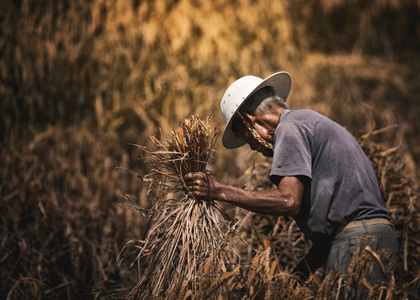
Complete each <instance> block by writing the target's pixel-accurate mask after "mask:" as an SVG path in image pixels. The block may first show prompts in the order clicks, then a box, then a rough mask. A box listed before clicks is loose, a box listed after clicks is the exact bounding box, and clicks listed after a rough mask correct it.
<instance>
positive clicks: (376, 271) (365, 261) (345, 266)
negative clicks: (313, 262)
mask: <svg viewBox="0 0 420 300" xmlns="http://www.w3.org/2000/svg"><path fill="white" fill-rule="evenodd" d="M363 225H364V226H361V227H357V228H352V229H348V230H344V231H342V232H340V233H338V234H337V235H336V236H335V238H334V239H333V242H332V246H331V250H330V253H329V255H328V259H327V262H326V264H325V272H326V274H330V275H331V274H335V275H337V277H338V278H342V279H344V280H345V281H346V282H347V284H346V285H347V286H343V287H342V288H341V291H340V299H345V298H346V297H347V299H366V298H367V296H368V295H369V292H370V290H369V289H368V288H367V287H366V286H365V285H364V284H363V281H364V279H366V281H367V282H368V283H369V284H370V285H371V286H374V285H375V284H379V283H380V282H381V281H388V280H389V279H390V278H391V276H392V275H393V272H394V270H395V266H394V264H393V263H392V261H393V262H398V259H399V245H398V240H397V236H396V234H395V230H394V227H393V226H392V225H387V224H375V225H366V224H365V223H364V222H363ZM377 254H379V255H377ZM382 254H383V255H382ZM378 258H379V259H378ZM384 271H385V272H384Z"/></svg>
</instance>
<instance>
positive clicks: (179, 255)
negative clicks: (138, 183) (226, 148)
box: [130, 116, 239, 298]
mask: <svg viewBox="0 0 420 300" xmlns="http://www.w3.org/2000/svg"><path fill="white" fill-rule="evenodd" d="M209 120H210V118H209V117H207V119H206V120H205V121H201V120H200V119H199V118H198V117H195V116H192V117H191V118H190V119H186V120H183V121H181V122H180V124H179V127H180V128H179V129H178V130H173V131H172V134H171V136H170V137H169V138H167V139H166V141H165V142H162V141H159V140H158V139H157V138H155V137H152V140H153V142H154V144H155V145H156V146H157V147H158V150H157V151H150V150H148V149H146V148H145V147H142V146H138V147H139V148H141V149H142V150H144V151H146V153H147V158H146V159H147V161H148V162H149V163H150V165H151V166H152V173H151V174H149V177H151V178H153V180H154V182H155V183H157V185H158V187H159V189H160V192H159V193H158V194H157V196H156V201H155V203H154V206H153V207H152V209H151V211H152V212H153V216H152V219H151V222H152V225H151V227H150V230H149V232H148V233H147V236H146V238H145V240H143V241H140V245H138V246H137V248H138V253H137V258H136V260H135V262H136V263H137V264H138V267H139V281H138V283H137V285H136V287H135V288H134V289H133V290H132V292H131V293H130V295H131V298H137V297H140V298H144V297H152V296H158V295H168V294H171V293H172V294H173V293H176V291H177V290H179V289H180V288H182V289H184V290H185V289H186V288H187V289H191V290H192V291H194V290H196V289H197V287H198V284H201V283H203V280H206V281H207V283H208V282H209V281H211V280H214V279H215V278H216V277H217V276H219V275H220V274H221V273H223V272H226V271H227V268H228V265H229V264H230V263H232V262H233V260H236V259H237V258H238V257H239V255H238V254H237V251H236V248H235V246H234V244H233V242H232V241H231V239H230V235H229V233H232V232H233V229H232V228H234V227H233V224H232V222H230V218H229V216H228V215H227V214H226V212H224V211H223V209H222V208H221V207H219V206H218V205H217V203H216V202H214V201H200V200H196V199H194V198H191V197H190V196H189V195H188V190H187V188H186V186H185V183H184V181H183V176H184V175H185V174H187V173H189V172H198V171H205V170H206V166H207V164H208V163H209V160H210V159H212V158H213V157H214V155H213V154H214V150H213V147H214V145H215V142H216V140H217V136H218V132H217V130H216V129H211V128H210V126H209ZM174 195H175V196H174ZM169 196H171V197H169Z"/></svg>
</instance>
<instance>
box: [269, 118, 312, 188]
mask: <svg viewBox="0 0 420 300" xmlns="http://www.w3.org/2000/svg"><path fill="white" fill-rule="evenodd" d="M311 144H312V143H311V138H310V136H309V134H308V133H307V132H306V131H305V130H304V128H302V127H300V126H298V125H296V124H294V123H292V122H284V123H280V124H279V125H278V126H277V128H276V133H275V135H274V149H273V153H274V154H273V164H272V166H271V172H270V180H271V182H272V183H273V184H275V185H278V184H279V182H280V180H281V178H283V177H289V176H306V177H308V178H310V179H312V167H311V166H312V155H311V152H312V151H311Z"/></svg>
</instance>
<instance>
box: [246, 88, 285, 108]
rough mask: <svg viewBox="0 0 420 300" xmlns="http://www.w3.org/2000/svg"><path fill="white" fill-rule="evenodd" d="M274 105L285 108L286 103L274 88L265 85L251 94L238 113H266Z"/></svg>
mask: <svg viewBox="0 0 420 300" xmlns="http://www.w3.org/2000/svg"><path fill="white" fill-rule="evenodd" d="M276 107H284V108H287V106H286V103H285V102H284V100H283V99H282V98H281V97H280V96H279V94H278V93H277V92H276V90H275V89H274V88H273V87H271V86H266V87H264V88H262V89H261V90H259V91H257V92H255V93H254V94H252V96H251V97H249V99H248V100H247V101H246V102H245V103H244V104H243V105H242V106H241V108H240V109H239V111H240V113H247V114H250V115H252V114H253V113H255V112H256V111H258V113H260V114H266V113H269V111H270V110H272V109H273V108H276Z"/></svg>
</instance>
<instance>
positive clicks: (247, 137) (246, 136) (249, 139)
mask: <svg viewBox="0 0 420 300" xmlns="http://www.w3.org/2000/svg"><path fill="white" fill-rule="evenodd" d="M235 133H236V134H237V135H238V136H240V137H241V138H242V139H243V140H244V141H245V142H246V143H247V144H248V145H249V146H250V147H251V149H252V150H253V151H257V152H260V153H261V154H263V155H264V156H266V157H272V156H273V150H272V149H268V148H266V147H264V146H263V145H261V144H260V143H259V142H258V141H257V140H256V139H255V138H254V136H253V135H252V134H251V132H249V130H248V129H247V128H246V127H245V125H243V124H240V125H239V126H238V127H237V129H236V131H235Z"/></svg>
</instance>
